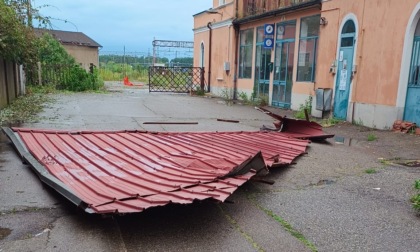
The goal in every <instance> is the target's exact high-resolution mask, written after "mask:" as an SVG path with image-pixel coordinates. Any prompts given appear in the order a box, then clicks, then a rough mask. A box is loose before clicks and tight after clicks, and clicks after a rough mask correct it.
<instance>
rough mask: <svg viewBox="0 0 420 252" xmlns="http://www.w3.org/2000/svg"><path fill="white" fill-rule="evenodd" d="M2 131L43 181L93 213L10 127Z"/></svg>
mask: <svg viewBox="0 0 420 252" xmlns="http://www.w3.org/2000/svg"><path fill="white" fill-rule="evenodd" d="M2 131H3V132H4V134H6V136H7V137H8V138H9V139H10V141H11V142H12V143H13V146H14V147H15V150H16V151H17V153H18V154H19V156H20V158H21V159H22V161H24V162H25V163H26V164H29V165H30V166H31V167H32V169H33V170H34V171H35V173H36V174H37V175H38V177H39V178H40V180H41V181H42V182H43V183H45V184H47V185H48V186H50V187H51V188H53V189H54V190H56V191H57V192H58V193H59V194H61V195H62V196H64V197H65V198H66V199H68V200H70V202H72V203H73V204H75V205H76V206H78V207H81V208H82V209H83V210H85V212H87V213H94V211H93V210H92V209H90V208H89V207H88V205H87V204H86V203H85V202H83V201H82V200H81V199H80V198H79V197H77V196H76V194H75V193H73V192H72V191H71V190H70V189H69V188H68V187H67V186H66V185H65V184H64V183H63V182H61V181H60V180H58V179H57V178H56V177H54V176H53V175H51V173H49V171H48V170H47V169H46V168H45V167H44V166H43V165H42V164H41V163H40V162H38V160H36V159H35V158H34V157H33V156H32V154H31V153H29V152H28V150H27V149H26V147H25V144H24V143H23V142H22V141H21V140H20V139H19V138H18V137H17V136H16V134H15V132H14V131H13V130H12V129H10V128H8V127H2Z"/></svg>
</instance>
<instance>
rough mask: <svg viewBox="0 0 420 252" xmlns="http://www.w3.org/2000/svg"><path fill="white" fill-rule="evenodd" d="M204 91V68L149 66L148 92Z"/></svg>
mask: <svg viewBox="0 0 420 252" xmlns="http://www.w3.org/2000/svg"><path fill="white" fill-rule="evenodd" d="M200 90H201V91H205V90H206V85H205V83H204V68H201V67H149V92H173V93H189V92H191V91H200Z"/></svg>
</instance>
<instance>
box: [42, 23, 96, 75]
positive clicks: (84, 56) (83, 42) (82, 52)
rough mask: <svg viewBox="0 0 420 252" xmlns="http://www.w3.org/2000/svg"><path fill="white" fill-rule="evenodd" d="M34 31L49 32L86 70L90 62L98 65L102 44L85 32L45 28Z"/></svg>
mask: <svg viewBox="0 0 420 252" xmlns="http://www.w3.org/2000/svg"><path fill="white" fill-rule="evenodd" d="M35 31H36V33H37V34H40V35H42V34H43V33H45V32H47V33H49V34H51V35H52V36H53V37H54V38H55V39H56V40H58V41H59V42H60V43H61V45H63V47H64V49H66V51H67V53H68V54H70V55H71V56H73V57H74V59H75V60H76V62H77V63H79V64H80V66H81V67H83V68H84V69H85V70H86V71H89V67H90V64H93V65H95V66H97V67H99V48H101V47H102V46H101V45H100V44H99V43H97V42H96V41H95V40H93V39H91V38H90V37H88V36H87V35H86V34H84V33H82V32H70V31H59V30H46V29H35Z"/></svg>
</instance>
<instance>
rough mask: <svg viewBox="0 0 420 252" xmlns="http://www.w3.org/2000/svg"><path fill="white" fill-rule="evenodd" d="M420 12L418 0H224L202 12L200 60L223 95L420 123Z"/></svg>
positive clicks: (373, 122)
mask: <svg viewBox="0 0 420 252" xmlns="http://www.w3.org/2000/svg"><path fill="white" fill-rule="evenodd" d="M419 19H420V1H418V0H273V1H269V0H266V1H264V0H243V1H237V0H231V1H229V0H214V1H213V7H212V8H210V9H209V10H206V11H203V12H200V13H198V14H196V15H194V65H195V66H203V67H204V68H205V71H206V81H207V83H208V84H210V90H211V92H212V93H214V94H220V93H221V92H226V90H229V92H231V93H232V96H233V98H240V97H249V98H250V97H254V98H257V99H258V98H259V99H267V101H268V103H269V105H271V106H275V107H281V108H291V109H294V110H297V109H299V107H300V106H301V105H302V104H305V103H307V102H310V101H311V102H312V103H313V106H312V115H313V116H317V117H321V116H323V115H325V114H330V115H331V116H333V117H334V118H337V119H342V120H346V121H349V122H357V123H360V124H363V125H365V126H369V127H376V128H381V129H386V128H391V127H392V125H393V123H394V122H395V121H396V120H406V121H411V122H415V123H417V125H420V80H419V78H418V75H419V73H418V71H419V70H420V27H419V25H418V23H419ZM321 95H324V96H329V97H331V99H324V98H321ZM325 102H326V103H329V104H325ZM320 103H323V104H321V106H320Z"/></svg>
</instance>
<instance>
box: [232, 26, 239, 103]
mask: <svg viewBox="0 0 420 252" xmlns="http://www.w3.org/2000/svg"><path fill="white" fill-rule="evenodd" d="M233 28H234V29H235V54H234V55H235V58H234V62H235V68H234V71H235V72H234V73H233V99H234V100H237V99H238V50H239V48H238V45H239V42H238V41H239V40H238V39H239V25H234V26H233Z"/></svg>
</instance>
